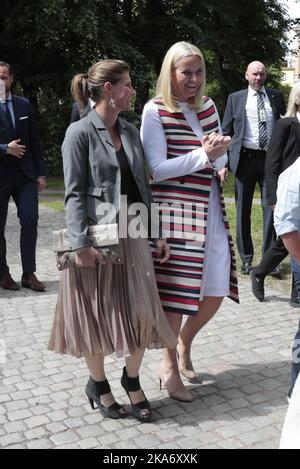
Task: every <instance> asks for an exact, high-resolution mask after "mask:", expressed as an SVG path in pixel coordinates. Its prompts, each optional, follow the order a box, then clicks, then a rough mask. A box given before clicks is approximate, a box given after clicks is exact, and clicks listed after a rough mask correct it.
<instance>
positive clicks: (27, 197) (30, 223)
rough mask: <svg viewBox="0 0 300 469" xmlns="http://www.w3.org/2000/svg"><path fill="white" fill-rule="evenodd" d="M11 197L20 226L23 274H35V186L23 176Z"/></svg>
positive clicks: (36, 216) (36, 202)
mask: <svg viewBox="0 0 300 469" xmlns="http://www.w3.org/2000/svg"><path fill="white" fill-rule="evenodd" d="M12 196H13V199H14V201H15V203H16V206H17V209H18V212H17V213H18V217H19V220H20V225H21V235H20V248H21V260H22V268H23V272H28V273H29V272H35V271H36V242H37V225H38V189H37V185H36V184H35V183H33V182H32V181H29V180H28V179H27V178H25V176H24V177H23V180H22V182H21V183H20V184H18V186H17V187H16V188H15V190H14V191H13V194H12Z"/></svg>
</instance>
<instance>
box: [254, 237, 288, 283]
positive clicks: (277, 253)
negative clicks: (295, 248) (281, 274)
mask: <svg viewBox="0 0 300 469" xmlns="http://www.w3.org/2000/svg"><path fill="white" fill-rule="evenodd" d="M288 255H289V252H288V250H287V249H286V247H285V245H284V244H283V242H282V240H281V238H276V239H275V240H274V241H273V243H272V244H271V246H270V248H269V249H268V250H267V251H266V252H265V254H264V255H263V257H262V259H261V261H260V263H259V265H258V266H257V267H255V276H256V277H258V278H261V279H264V278H265V277H266V276H267V275H268V274H269V273H270V272H272V270H273V269H275V267H276V266H277V265H278V264H280V262H282V261H283V260H284V259H285V258H286V256H288Z"/></svg>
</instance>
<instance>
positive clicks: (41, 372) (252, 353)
mask: <svg viewBox="0 0 300 469" xmlns="http://www.w3.org/2000/svg"><path fill="white" fill-rule="evenodd" d="M16 226H19V222H18V219H17V215H16V210H15V207H14V205H13V204H10V207H9V216H8V223H7V239H8V243H9V244H8V245H9V246H10V249H9V250H8V260H9V265H10V267H11V271H12V273H13V275H14V276H15V277H16V278H17V279H20V276H21V267H20V260H19V246H18V244H19V239H18V238H19V233H18V230H16ZM63 226H65V220H64V214H63V213H58V212H54V211H53V210H51V209H50V208H47V207H45V206H41V207H40V224H39V238H38V248H37V257H38V263H37V264H38V275H39V277H40V278H41V280H42V281H44V282H45V283H46V285H47V291H46V292H45V294H43V295H41V294H35V293H33V292H31V291H29V290H28V291H27V290H25V289H21V290H20V291H18V292H14V293H12V292H9V291H2V290H1V297H0V318H1V322H0V328H1V329H0V331H1V332H0V338H1V339H3V337H4V339H5V342H6V347H7V362H6V363H5V364H3V365H2V366H1V368H0V370H1V372H0V375H1V377H0V446H1V448H10V449H13V448H30V449H31V448H32V449H35V448H40V449H48V448H55V449H56V448H57V449H64V448H72V449H80V448H81V449H88V448H97V449H122V448H124V449H127V448H132V449H135V448H149V449H150V448H157V449H161V450H164V449H169V448H170V449H176V450H177V451H179V452H180V450H181V449H191V451H192V450H193V449H202V448H203V449H204V448H206V449H219V448H224V449H232V448H244V449H245V448H249V449H257V448H268V449H269V448H270V449H274V448H277V447H278V443H279V439H280V433H281V427H282V424H283V420H284V416H285V413H286V408H287V405H286V390H287V388H288V385H289V373H290V360H291V356H290V354H291V343H292V339H293V337H294V334H295V331H296V328H297V323H298V316H299V314H298V310H297V311H295V310H294V309H292V308H290V307H289V305H288V303H287V301H288V298H287V296H285V295H284V294H281V293H280V292H279V290H278V289H277V286H276V288H274V290H272V288H273V287H270V285H269V284H268V282H267V283H266V294H267V301H266V302H263V303H259V302H257V301H256V299H255V298H254V297H253V296H252V294H251V291H250V281H249V278H245V277H242V278H240V279H239V280H240V292H241V305H240V306H239V305H236V304H234V303H233V302H231V301H230V300H228V299H225V300H224V302H223V305H222V307H221V308H220V311H219V312H218V313H217V314H216V316H215V317H214V319H213V320H212V321H210V322H209V324H208V325H207V326H206V327H205V328H204V329H203V331H201V333H200V334H198V336H197V337H196V339H195V341H194V344H193V363H194V366H195V368H196V369H197V370H199V373H200V378H201V380H202V381H203V384H195V385H193V384H191V383H188V382H187V381H185V384H186V385H187V386H188V389H190V390H191V392H192V394H193V396H194V401H193V402H192V403H182V402H178V401H174V400H172V399H170V398H169V397H168V396H167V392H166V390H163V391H162V392H161V391H159V390H158V387H157V378H156V369H157V366H158V364H159V361H160V359H161V350H153V351H148V352H147V353H146V354H145V358H144V361H143V365H142V368H141V372H140V376H141V383H142V387H143V389H144V391H145V394H146V396H147V397H148V399H149V400H150V401H151V404H152V406H153V417H154V419H153V422H152V423H150V424H147V425H146V424H141V423H139V422H137V421H136V420H135V419H134V418H133V417H132V416H130V417H128V418H127V419H122V420H116V421H112V420H111V421H110V420H106V419H103V417H102V416H101V414H100V413H99V411H95V412H92V411H91V409H90V408H89V405H88V402H87V400H86V396H85V393H84V387H85V384H86V381H87V379H88V375H89V373H88V370H87V368H86V365H85V361H84V360H83V359H80V360H78V359H76V358H74V357H68V356H60V355H57V354H54V353H52V352H49V351H48V350H47V342H48V338H49V333H50V328H51V323H52V319H53V313H54V310H55V304H56V299H57V290H58V281H59V276H60V274H59V272H58V271H57V270H56V266H55V259H54V255H53V253H52V252H51V233H52V230H53V229H60V228H61V227H63ZM11 247H13V249H11ZM278 285H279V286H280V282H279V283H278ZM276 290H278V291H276ZM283 300H284V301H283ZM285 300H286V302H285ZM106 364H107V374H108V377H109V380H110V383H111V386H112V389H114V393H115V396H116V398H117V399H118V400H120V402H123V401H124V398H125V396H124V391H123V389H122V388H121V386H120V376H121V374H122V367H123V360H117V359H116V357H115V356H114V355H112V356H110V357H107V360H106ZM125 402H126V401H125ZM127 404H128V401H127Z"/></svg>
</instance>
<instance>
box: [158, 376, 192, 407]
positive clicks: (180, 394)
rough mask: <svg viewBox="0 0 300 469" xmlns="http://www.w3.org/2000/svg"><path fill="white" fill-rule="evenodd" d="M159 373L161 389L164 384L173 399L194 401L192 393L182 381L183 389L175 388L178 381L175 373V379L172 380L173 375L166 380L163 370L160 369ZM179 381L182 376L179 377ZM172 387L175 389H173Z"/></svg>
mask: <svg viewBox="0 0 300 469" xmlns="http://www.w3.org/2000/svg"><path fill="white" fill-rule="evenodd" d="M157 374H158V379H159V390H160V391H161V390H162V384H163V385H164V386H165V388H166V390H167V392H168V395H169V397H170V398H171V399H175V400H176V401H181V402H192V400H193V396H192V394H191V393H190V392H189V391H188V390H187V389H185V387H184V386H183V384H182V383H181V384H182V389H178V390H175V389H174V388H176V382H175V381H176V377H175V378H174V375H173V380H172V376H170V377H169V379H166V380H165V378H164V376H163V372H162V371H161V370H158V372H157ZM179 381H180V378H179ZM172 387H173V389H174V390H172Z"/></svg>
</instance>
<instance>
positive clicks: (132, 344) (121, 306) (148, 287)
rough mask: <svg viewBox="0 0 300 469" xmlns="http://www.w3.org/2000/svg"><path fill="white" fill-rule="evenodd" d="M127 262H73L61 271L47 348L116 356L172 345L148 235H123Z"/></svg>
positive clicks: (122, 251) (122, 253) (121, 249)
mask: <svg viewBox="0 0 300 469" xmlns="http://www.w3.org/2000/svg"><path fill="white" fill-rule="evenodd" d="M114 250H115V251H116V252H118V253H119V254H120V256H121V257H122V259H123V264H119V265H116V264H109V263H107V264H105V265H103V264H98V265H97V266H96V267H95V268H90V267H87V268H78V267H71V268H69V269H66V270H64V271H63V272H62V274H61V281H60V288H59V294H58V301H57V305H56V310H55V316H54V322H53V326H52V331H51V336H50V340H49V346H48V348H49V350H52V351H54V352H57V353H62V354H69V355H74V356H75V357H83V356H94V355H96V354H103V355H110V354H112V353H114V352H115V353H116V355H117V356H118V357H121V356H128V355H133V354H135V353H136V352H138V351H139V350H141V349H143V348H161V347H165V346H168V347H170V348H174V347H175V346H176V343H177V339H176V337H175V335H174V334H173V332H172V330H171V328H170V326H169V323H168V320H167V319H166V317H165V315H164V312H163V310H162V306H161V303H160V299H159V295H158V291H157V287H156V280H155V274H154V268H153V261H152V256H151V253H150V249H149V245H148V240H147V239H142V238H139V239H121V240H120V244H119V245H118V246H117V247H116V248H114Z"/></svg>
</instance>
